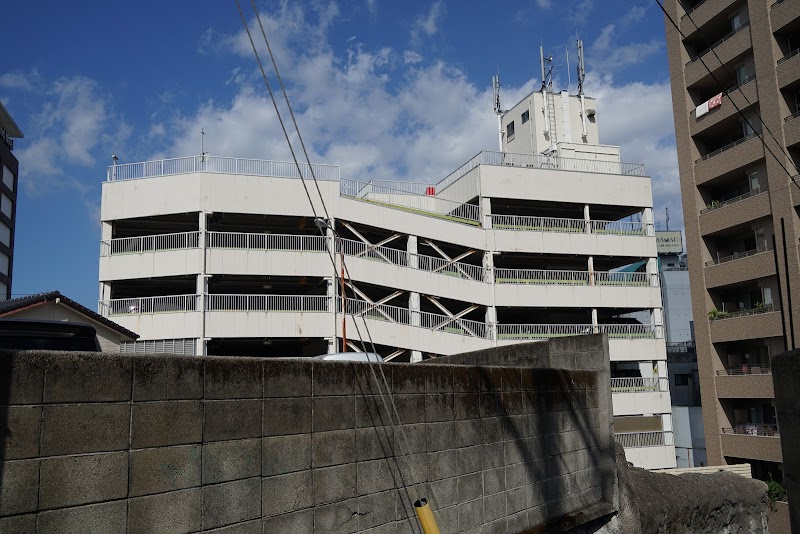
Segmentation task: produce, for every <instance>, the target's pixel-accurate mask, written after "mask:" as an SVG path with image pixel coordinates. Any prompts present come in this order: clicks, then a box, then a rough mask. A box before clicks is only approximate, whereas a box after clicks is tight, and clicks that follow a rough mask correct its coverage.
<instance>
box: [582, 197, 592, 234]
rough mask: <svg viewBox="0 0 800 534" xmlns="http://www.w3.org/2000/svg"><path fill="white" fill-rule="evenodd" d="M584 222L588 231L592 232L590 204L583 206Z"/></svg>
mask: <svg viewBox="0 0 800 534" xmlns="http://www.w3.org/2000/svg"><path fill="white" fill-rule="evenodd" d="M583 223H584V227H585V231H586V233H587V234H590V233H592V219H591V217H590V215H589V204H585V205H584V206H583Z"/></svg>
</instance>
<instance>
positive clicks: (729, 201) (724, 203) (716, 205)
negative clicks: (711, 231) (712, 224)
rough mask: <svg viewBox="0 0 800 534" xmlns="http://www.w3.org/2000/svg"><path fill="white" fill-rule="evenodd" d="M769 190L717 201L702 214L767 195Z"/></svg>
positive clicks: (755, 190) (749, 192) (703, 210)
mask: <svg viewBox="0 0 800 534" xmlns="http://www.w3.org/2000/svg"><path fill="white" fill-rule="evenodd" d="M767 191H768V189H767V188H766V187H765V188H764V189H754V190H753V191H748V192H747V193H744V194H742V195H739V196H737V197H733V198H729V199H727V200H721V201H720V200H715V201H713V202H711V204H709V205H708V207H707V208H705V209H702V210H700V213H709V212H712V211H716V210H718V209H720V208H724V207H725V206H730V205H731V204H736V203H737V202H741V201H742V200H747V199H748V198H750V197H754V196H756V195H760V194H761V193H766V192H767Z"/></svg>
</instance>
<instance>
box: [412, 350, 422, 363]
mask: <svg viewBox="0 0 800 534" xmlns="http://www.w3.org/2000/svg"><path fill="white" fill-rule="evenodd" d="M421 361H422V353H421V352H420V351H418V350H412V351H411V363H419V362H421Z"/></svg>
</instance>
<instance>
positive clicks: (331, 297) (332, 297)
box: [325, 276, 342, 354]
mask: <svg viewBox="0 0 800 534" xmlns="http://www.w3.org/2000/svg"><path fill="white" fill-rule="evenodd" d="M338 292H339V284H338V280H337V279H336V278H335V277H333V276H327V277H325V295H326V296H327V297H328V307H327V309H328V313H329V314H330V315H331V325H332V331H333V335H332V336H330V337H328V338H327V340H328V354H335V353H336V352H338V351H339V342H338V338H337V337H336V332H337V328H338V326H339V321H340V319H341V317H342V316H341V315H340V314H339V313H337V312H336V306H337V304H338V301H337V300H336V299H337V298H338Z"/></svg>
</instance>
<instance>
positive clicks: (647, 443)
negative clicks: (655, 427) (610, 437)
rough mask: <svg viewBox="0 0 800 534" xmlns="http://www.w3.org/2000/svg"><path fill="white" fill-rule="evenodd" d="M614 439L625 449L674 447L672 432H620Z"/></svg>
mask: <svg viewBox="0 0 800 534" xmlns="http://www.w3.org/2000/svg"><path fill="white" fill-rule="evenodd" d="M614 439H615V440H616V441H617V443H619V444H620V445H622V446H623V447H625V448H626V449H628V448H632V447H663V446H664V445H674V444H675V440H674V437H673V435H672V432H666V431H657V432H622V433H619V434H614Z"/></svg>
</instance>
